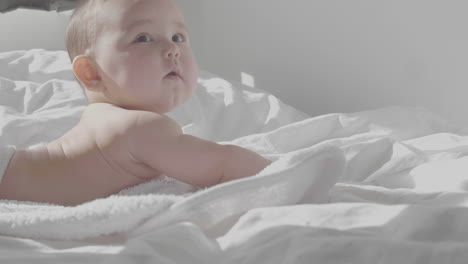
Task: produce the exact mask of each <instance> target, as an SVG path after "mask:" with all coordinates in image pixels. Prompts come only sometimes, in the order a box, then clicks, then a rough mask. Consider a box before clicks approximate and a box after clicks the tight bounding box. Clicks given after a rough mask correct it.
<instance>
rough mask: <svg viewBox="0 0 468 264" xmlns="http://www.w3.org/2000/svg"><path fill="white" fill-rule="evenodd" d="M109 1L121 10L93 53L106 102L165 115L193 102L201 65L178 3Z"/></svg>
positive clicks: (109, 22) (164, 0) (109, 21)
mask: <svg viewBox="0 0 468 264" xmlns="http://www.w3.org/2000/svg"><path fill="white" fill-rule="evenodd" d="M109 2H111V3H110V5H117V6H113V7H112V8H111V9H112V10H113V11H112V14H111V15H109V16H108V17H106V18H105V19H104V20H105V22H104V23H105V24H104V26H103V31H102V33H101V35H100V36H99V39H98V41H97V43H96V46H95V50H94V56H95V59H96V62H97V63H98V65H99V66H100V70H101V72H100V74H101V78H102V81H103V85H105V87H106V88H107V92H106V93H107V94H106V96H107V98H108V99H110V100H111V102H112V103H115V104H117V105H119V106H121V107H124V108H128V109H139V110H146V111H152V112H157V113H161V114H162V113H166V112H169V111H171V110H172V109H173V108H174V107H176V106H177V105H179V104H181V103H183V102H184V101H186V100H187V99H188V98H190V96H191V95H192V94H193V91H194V90H195V88H196V86H197V66H196V62H195V59H194V57H193V54H192V51H191V48H190V45H189V39H188V33H187V30H186V27H185V23H184V18H183V15H182V13H181V12H180V10H179V9H178V7H177V6H176V4H175V2H174V0H113V1H108V3H109ZM114 10H117V11H115V12H114ZM103 13H105V10H104V12H103ZM109 13H110V12H109Z"/></svg>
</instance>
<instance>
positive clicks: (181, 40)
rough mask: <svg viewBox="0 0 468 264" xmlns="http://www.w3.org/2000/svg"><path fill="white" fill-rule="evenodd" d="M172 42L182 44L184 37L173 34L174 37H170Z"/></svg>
mask: <svg viewBox="0 0 468 264" xmlns="http://www.w3.org/2000/svg"><path fill="white" fill-rule="evenodd" d="M172 41H174V42H184V41H185V37H184V35H182V34H175V35H174V36H172Z"/></svg>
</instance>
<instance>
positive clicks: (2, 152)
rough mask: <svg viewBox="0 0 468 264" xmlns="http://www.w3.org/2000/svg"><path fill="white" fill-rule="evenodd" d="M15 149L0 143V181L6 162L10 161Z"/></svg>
mask: <svg viewBox="0 0 468 264" xmlns="http://www.w3.org/2000/svg"><path fill="white" fill-rule="evenodd" d="M15 150H16V148H15V147H14V146H11V145H8V146H3V145H0V183H1V182H2V179H3V174H5V171H6V169H7V167H8V163H9V162H10V159H11V157H12V156H13V153H15Z"/></svg>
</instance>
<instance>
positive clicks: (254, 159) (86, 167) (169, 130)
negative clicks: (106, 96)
mask: <svg viewBox="0 0 468 264" xmlns="http://www.w3.org/2000/svg"><path fill="white" fill-rule="evenodd" d="M162 142H166V143H162ZM253 163H255V166H245V165H246V164H253ZM268 164H270V161H268V160H266V159H264V158H262V157H260V156H258V155H257V154H255V153H253V152H249V151H247V150H245V149H241V148H238V147H235V146H229V145H220V144H216V143H213V142H209V141H205V140H202V139H198V138H195V137H192V136H189V135H184V134H182V133H181V130H180V127H179V126H178V125H177V124H176V123H175V121H173V120H171V119H170V118H168V117H167V116H163V115H158V114H154V113H151V112H145V111H129V110H125V109H122V108H119V107H116V106H113V105H109V104H92V105H90V106H89V107H88V108H87V109H86V111H85V113H84V114H83V116H82V118H81V121H80V122H79V124H78V125H77V126H75V127H74V128H73V129H72V130H70V131H69V132H68V133H67V134H65V135H64V136H63V137H61V138H60V139H58V140H56V141H53V142H51V143H49V144H47V145H45V146H40V147H37V148H34V149H26V150H19V151H17V152H16V153H15V155H14V157H13V158H12V160H11V161H10V164H9V166H8V168H7V171H6V173H5V175H4V179H3V181H2V183H1V184H0V198H1V199H10V200H22V201H35V202H47V203H54V204H61V205H77V204H81V203H84V202H87V201H90V200H94V199H97V198H103V197H106V196H109V195H111V194H114V193H116V192H118V191H120V190H122V189H124V188H127V187H130V186H133V185H136V184H140V183H143V182H146V181H148V180H152V179H158V178H160V177H161V176H162V175H163V174H164V175H167V176H170V177H173V178H175V179H178V180H180V181H183V182H186V183H189V184H192V185H194V186H198V187H208V186H212V185H215V184H218V183H221V182H225V181H230V180H233V179H236V178H242V177H245V176H249V175H253V174H255V173H257V172H258V171H259V170H261V169H263V168H264V167H265V166H267V165H268Z"/></svg>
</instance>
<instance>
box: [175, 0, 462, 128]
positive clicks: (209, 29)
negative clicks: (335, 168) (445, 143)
mask: <svg viewBox="0 0 468 264" xmlns="http://www.w3.org/2000/svg"><path fill="white" fill-rule="evenodd" d="M179 2H180V5H181V7H182V9H184V11H185V13H186V16H187V21H188V22H189V23H190V25H189V28H190V30H191V34H192V43H193V47H194V50H195V53H196V55H197V59H198V62H199V65H200V66H201V68H204V69H209V70H211V71H213V72H215V73H217V74H219V75H222V76H224V77H226V78H229V79H232V80H239V79H240V72H246V73H249V74H251V75H253V76H254V77H255V83H256V86H257V87H259V88H263V89H267V90H270V91H271V92H273V93H274V94H276V95H277V96H279V97H280V98H282V99H283V100H284V101H286V102H288V103H291V104H294V105H296V106H297V107H298V108H300V109H302V110H304V111H305V112H308V113H309V114H312V115H318V114H323V113H328V112H343V111H344V112H348V111H358V110H364V109H369V108H376V107H382V106H387V105H395V104H398V105H409V106H423V107H427V108H430V109H432V110H434V111H436V112H439V113H440V114H442V115H445V116H447V117H450V118H452V119H454V120H457V121H460V122H465V123H468V120H466V121H465V113H468V104H466V103H465V101H466V100H467V99H468V96H467V95H468V89H467V88H468V16H467V15H466V10H468V1H464V0H458V1H457V0H446V1H440V0H392V1H379V0H353V1H349V0H288V1H282V0H236V1H232V0H197V1H194V0H179ZM194 2H196V3H197V4H198V6H197V8H194V7H193V6H194V5H195V4H194Z"/></svg>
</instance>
